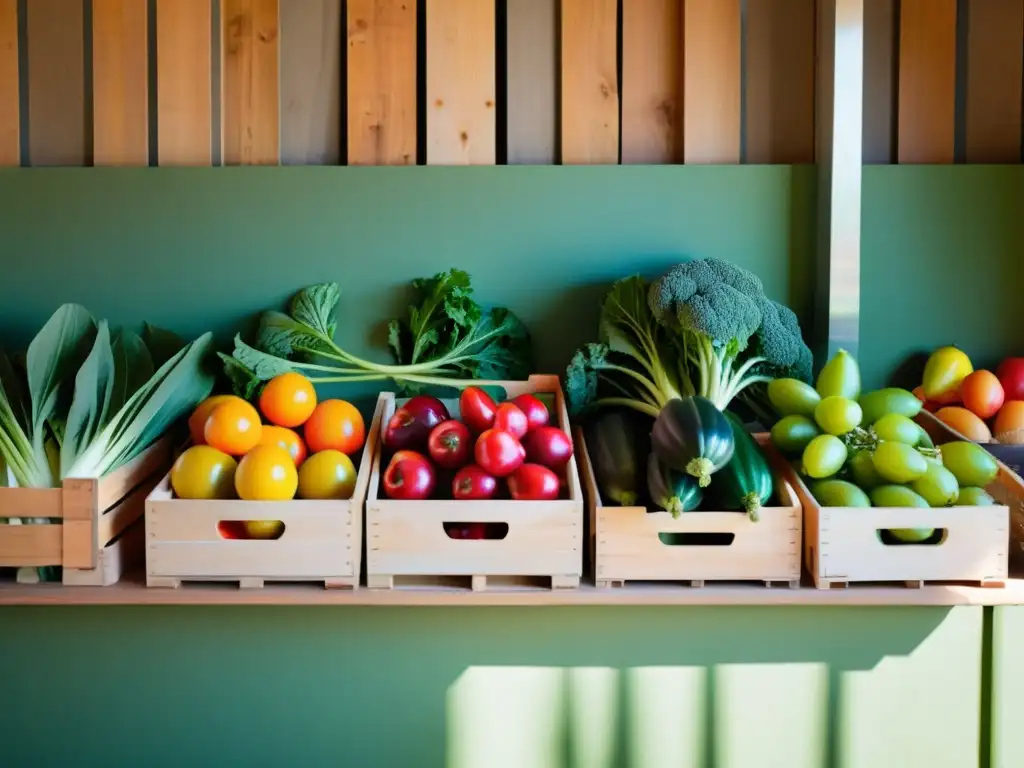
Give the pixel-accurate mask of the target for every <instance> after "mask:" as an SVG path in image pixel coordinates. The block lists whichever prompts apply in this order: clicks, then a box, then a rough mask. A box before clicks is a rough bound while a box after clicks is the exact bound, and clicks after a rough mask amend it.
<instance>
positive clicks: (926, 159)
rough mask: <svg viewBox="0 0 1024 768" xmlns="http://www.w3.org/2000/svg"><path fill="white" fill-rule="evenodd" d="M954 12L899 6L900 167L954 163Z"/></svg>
mask: <svg viewBox="0 0 1024 768" xmlns="http://www.w3.org/2000/svg"><path fill="white" fill-rule="evenodd" d="M956 7H957V0H902V2H901V4H900V80H899V83H900V87H899V142H898V155H899V161H900V162H901V163H952V162H953V136H954V131H955V121H956V118H955V115H956ZM1017 99H1018V101H1019V100H1020V95H1019V94H1018V96H1017Z"/></svg>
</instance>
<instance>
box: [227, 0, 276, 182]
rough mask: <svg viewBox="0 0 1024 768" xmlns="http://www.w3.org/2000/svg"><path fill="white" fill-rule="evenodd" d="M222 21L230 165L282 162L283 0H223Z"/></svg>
mask: <svg viewBox="0 0 1024 768" xmlns="http://www.w3.org/2000/svg"><path fill="white" fill-rule="evenodd" d="M221 24H222V26H223V29H224V37H223V42H222V44H221V56H222V61H223V66H222V68H221V99H222V104H223V107H222V112H221V115H222V121H223V136H224V142H223V147H224V165H277V164H278V163H279V162H280V159H281V141H280V119H279V91H280V83H279V52H278V48H279V42H280V35H279V33H278V30H279V19H278V0H223V3H222V5H221Z"/></svg>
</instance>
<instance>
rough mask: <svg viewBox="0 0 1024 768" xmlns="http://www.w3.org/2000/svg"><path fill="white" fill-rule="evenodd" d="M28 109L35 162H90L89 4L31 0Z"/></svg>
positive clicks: (67, 0)
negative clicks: (85, 9) (86, 27)
mask: <svg viewBox="0 0 1024 768" xmlns="http://www.w3.org/2000/svg"><path fill="white" fill-rule="evenodd" d="M27 12H28V19H27V23H28V27H27V30H28V40H27V41H26V42H27V44H28V111H29V129H28V130H29V162H30V164H31V165H85V164H86V163H87V161H88V150H87V147H86V121H85V60H84V57H85V53H84V50H85V41H84V39H83V35H84V32H83V29H84V27H83V23H84V19H83V16H84V14H83V6H82V3H80V2H69V0H28V5H27Z"/></svg>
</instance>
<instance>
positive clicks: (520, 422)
mask: <svg viewBox="0 0 1024 768" xmlns="http://www.w3.org/2000/svg"><path fill="white" fill-rule="evenodd" d="M494 428H495V429H498V430H501V431H502V432H508V433H509V434H510V435H512V437H514V438H516V440H521V439H522V437H523V435H525V434H526V433H527V432H529V431H530V422H529V420H528V419H527V418H526V414H525V413H523V412H522V411H521V410H519V406H517V405H515V404H514V403H502V404H501V405H499V406H498V410H497V411H495V413H494Z"/></svg>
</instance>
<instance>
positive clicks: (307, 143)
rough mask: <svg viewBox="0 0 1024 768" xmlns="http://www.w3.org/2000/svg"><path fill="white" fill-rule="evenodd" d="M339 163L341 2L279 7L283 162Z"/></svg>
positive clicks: (327, 0) (312, 0)
mask: <svg viewBox="0 0 1024 768" xmlns="http://www.w3.org/2000/svg"><path fill="white" fill-rule="evenodd" d="M340 160H341V0H304V2H301V3H296V2H287V1H286V2H284V3H282V4H281V163H282V164H284V165H337V164H338V162H339V161H340Z"/></svg>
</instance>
